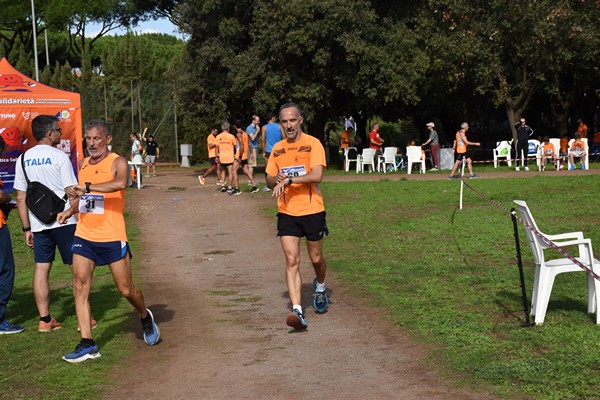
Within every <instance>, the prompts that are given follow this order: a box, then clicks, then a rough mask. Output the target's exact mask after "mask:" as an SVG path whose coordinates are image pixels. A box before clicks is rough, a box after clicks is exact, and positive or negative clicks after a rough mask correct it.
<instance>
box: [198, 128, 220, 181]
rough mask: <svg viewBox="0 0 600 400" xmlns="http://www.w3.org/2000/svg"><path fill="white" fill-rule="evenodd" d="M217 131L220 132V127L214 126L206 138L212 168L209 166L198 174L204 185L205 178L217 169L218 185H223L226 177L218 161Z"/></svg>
mask: <svg viewBox="0 0 600 400" xmlns="http://www.w3.org/2000/svg"><path fill="white" fill-rule="evenodd" d="M217 133H219V128H218V127H216V126H215V127H214V128H212V130H211V131H210V133H209V134H208V137H207V138H206V148H207V149H208V159H209V161H210V168H208V169H207V170H206V171H204V173H203V174H202V175H198V180H199V181H200V185H202V186H204V184H205V182H206V181H205V179H204V178H206V177H207V176H208V175H210V173H211V172H213V171H215V170H216V171H217V185H222V184H223V180H224V178H223V177H222V175H221V168H219V163H218V162H217V150H216V148H217Z"/></svg>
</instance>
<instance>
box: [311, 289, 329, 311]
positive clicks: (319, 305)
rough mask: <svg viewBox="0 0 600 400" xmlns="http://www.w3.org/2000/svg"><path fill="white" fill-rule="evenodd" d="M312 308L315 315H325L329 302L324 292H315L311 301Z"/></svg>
mask: <svg viewBox="0 0 600 400" xmlns="http://www.w3.org/2000/svg"><path fill="white" fill-rule="evenodd" d="M313 307H314V308H315V312H316V313H317V314H325V313H326V312H327V308H328V307H329V300H328V299H327V294H326V293H325V292H315V295H314V299H313Z"/></svg>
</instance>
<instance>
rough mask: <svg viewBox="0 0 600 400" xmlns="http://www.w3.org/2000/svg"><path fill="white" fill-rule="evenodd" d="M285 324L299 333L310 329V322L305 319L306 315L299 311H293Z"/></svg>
mask: <svg viewBox="0 0 600 400" xmlns="http://www.w3.org/2000/svg"><path fill="white" fill-rule="evenodd" d="M285 323H286V324H287V326H291V327H292V328H294V329H295V330H297V331H301V330H304V329H306V328H308V321H307V320H306V318H304V315H303V314H302V313H301V312H300V311H298V310H294V311H292V312H291V313H290V314H289V315H288V317H287V320H286V321H285Z"/></svg>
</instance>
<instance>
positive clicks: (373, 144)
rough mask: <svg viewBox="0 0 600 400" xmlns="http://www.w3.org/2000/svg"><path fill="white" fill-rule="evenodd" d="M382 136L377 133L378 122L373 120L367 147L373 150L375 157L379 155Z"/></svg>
mask: <svg viewBox="0 0 600 400" xmlns="http://www.w3.org/2000/svg"><path fill="white" fill-rule="evenodd" d="M383 142H384V140H383V138H382V137H381V135H380V134H379V124H378V123H377V122H375V123H374V124H373V126H372V127H371V132H369V147H370V148H371V149H373V150H375V159H377V157H379V156H380V155H381V147H382V146H383Z"/></svg>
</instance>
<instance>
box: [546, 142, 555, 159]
mask: <svg viewBox="0 0 600 400" xmlns="http://www.w3.org/2000/svg"><path fill="white" fill-rule="evenodd" d="M544 155H545V156H553V155H554V145H553V144H552V143H544Z"/></svg>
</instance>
